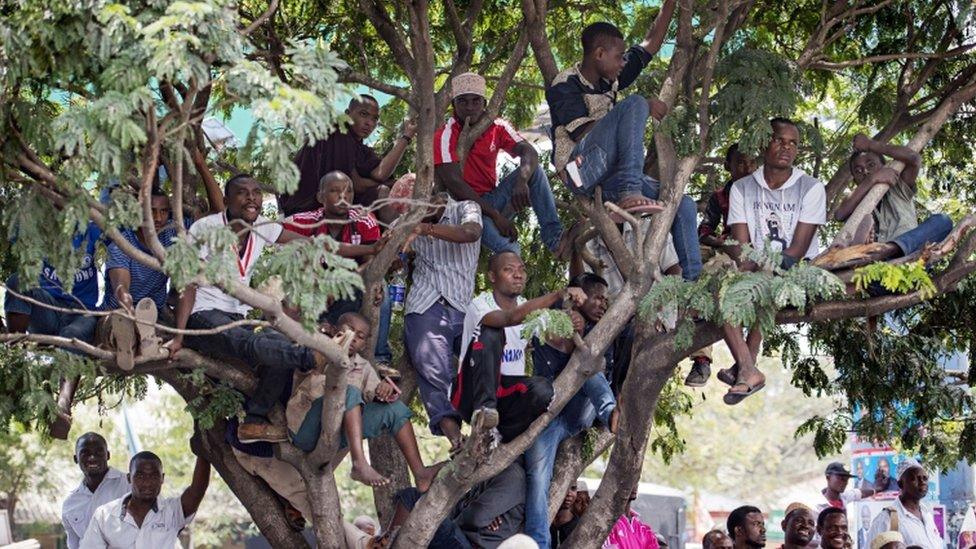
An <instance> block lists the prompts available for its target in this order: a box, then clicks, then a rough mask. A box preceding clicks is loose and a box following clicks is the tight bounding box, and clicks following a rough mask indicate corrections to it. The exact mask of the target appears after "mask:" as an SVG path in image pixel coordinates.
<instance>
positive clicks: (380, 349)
mask: <svg viewBox="0 0 976 549" xmlns="http://www.w3.org/2000/svg"><path fill="white" fill-rule="evenodd" d="M392 316H393V301H392V300H391V299H390V292H388V291H386V288H384V289H383V303H381V304H380V319H379V326H378V327H377V328H376V348H375V349H374V350H373V358H375V359H376V362H386V363H387V364H389V363H390V362H392V361H393V351H392V350H390V319H391V317H392Z"/></svg>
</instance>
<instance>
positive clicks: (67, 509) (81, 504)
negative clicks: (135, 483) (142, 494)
mask: <svg viewBox="0 0 976 549" xmlns="http://www.w3.org/2000/svg"><path fill="white" fill-rule="evenodd" d="M128 493H129V481H128V480H126V478H125V473H123V472H122V471H119V470H118V469H115V468H112V467H109V468H108V471H107V472H106V473H105V478H103V479H102V482H100V483H99V484H98V488H95V491H94V492H92V491H91V490H89V489H88V487H87V486H85V481H84V480H82V481H81V484H79V485H78V487H77V488H75V489H74V490H72V491H71V493H70V494H68V497H67V498H65V500H64V503H63V504H62V505H61V524H62V525H63V526H64V532H65V534H67V536H68V549H77V548H78V544H80V543H81V538H82V537H84V535H85V530H87V529H88V523H90V522H91V519H92V515H94V514H95V510H96V509H98V508H99V507H101V506H102V505H105V504H106V503H108V502H110V501H113V500H116V499H119V498H120V497H122V496H124V495H126V494H128Z"/></svg>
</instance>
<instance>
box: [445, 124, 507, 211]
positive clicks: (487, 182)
mask: <svg viewBox="0 0 976 549" xmlns="http://www.w3.org/2000/svg"><path fill="white" fill-rule="evenodd" d="M460 135H461V123H460V122H458V120H457V119H456V118H455V117H453V116H452V117H451V119H450V120H448V121H447V124H445V125H443V126H441V127H440V128H438V129H437V131H436V132H434V165H435V166H436V165H438V164H450V163H451V162H457V161H458V156H457V153H456V150H457V142H458V137H459V136H460ZM522 141H524V139H523V138H522V136H521V135H519V133H518V132H517V131H515V128H513V127H512V125H511V124H509V123H508V122H507V121H505V120H503V119H501V118H496V119H495V122H494V123H492V125H491V126H488V129H487V130H485V133H483V134H481V137H479V138H478V139H476V140H475V142H474V145H472V146H471V152H469V153H468V157H467V159H466V160H465V162H464V170H463V171H462V172H461V175H462V177H463V178H464V181H465V183H467V184H468V186H470V187H471V189H472V190H474V192H476V193H478V196H481V195H483V194H485V193H489V192H491V191H492V190H494V189H495V186H496V185H497V184H498V171H497V169H496V167H495V165H496V162H497V159H498V151H499V149H500V150H504V151H505V152H507V153H508V154H510V155H512V156H515V153H514V150H515V145H517V144H518V143H521V142H522Z"/></svg>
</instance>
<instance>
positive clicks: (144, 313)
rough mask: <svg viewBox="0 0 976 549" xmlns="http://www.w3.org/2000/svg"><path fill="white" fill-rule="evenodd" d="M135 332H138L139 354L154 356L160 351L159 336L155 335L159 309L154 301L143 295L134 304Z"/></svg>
mask: <svg viewBox="0 0 976 549" xmlns="http://www.w3.org/2000/svg"><path fill="white" fill-rule="evenodd" d="M135 313H136V332H137V333H138V334H139V356H144V357H154V356H156V355H158V354H159V353H160V350H159V344H160V341H159V338H158V337H156V321H157V320H158V319H159V311H157V310H156V302H155V301H153V300H152V299H150V298H148V297H144V298H142V299H140V300H139V303H138V304H136V311H135Z"/></svg>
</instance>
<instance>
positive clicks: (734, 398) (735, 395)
mask: <svg viewBox="0 0 976 549" xmlns="http://www.w3.org/2000/svg"><path fill="white" fill-rule="evenodd" d="M736 385H745V386H746V387H748V388H749V390H748V391H746V392H744V393H740V392H736V391H732V389H729V392H727V393H725V396H724V397H722V402H724V403H726V404H728V405H729V406H735V405H736V404H738V403H740V402H742V401H743V400H745V399H746V398H747V397H750V396H752V395H754V394H756V393H758V392H759V391H761V390H762V389H763V387H765V386H766V381H765V380H763V381H760V382H759V383H757V384H756V385H749V384H748V383H746V382H744V381H740V382H738V383H736V384H735V385H733V386H732V387H733V388H735V386H736Z"/></svg>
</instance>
